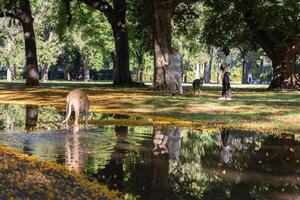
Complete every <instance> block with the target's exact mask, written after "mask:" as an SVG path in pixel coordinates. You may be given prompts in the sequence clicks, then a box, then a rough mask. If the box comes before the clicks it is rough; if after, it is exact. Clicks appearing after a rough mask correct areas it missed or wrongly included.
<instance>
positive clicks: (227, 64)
mask: <svg viewBox="0 0 300 200" xmlns="http://www.w3.org/2000/svg"><path fill="white" fill-rule="evenodd" d="M222 52H223V53H224V54H225V56H226V57H225V59H224V62H223V64H222V66H221V70H222V86H223V89H222V96H221V97H220V98H219V99H220V100H231V87H230V68H231V60H232V58H231V54H230V50H229V48H228V47H224V48H223V49H222Z"/></svg>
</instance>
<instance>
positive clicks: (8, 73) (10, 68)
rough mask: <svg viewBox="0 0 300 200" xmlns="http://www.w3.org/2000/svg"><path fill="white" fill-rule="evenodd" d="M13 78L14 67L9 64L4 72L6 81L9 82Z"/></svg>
mask: <svg viewBox="0 0 300 200" xmlns="http://www.w3.org/2000/svg"><path fill="white" fill-rule="evenodd" d="M13 78H14V66H13V65H12V64H11V63H9V64H8V66H7V70H6V81H7V82H11V81H12V80H13Z"/></svg>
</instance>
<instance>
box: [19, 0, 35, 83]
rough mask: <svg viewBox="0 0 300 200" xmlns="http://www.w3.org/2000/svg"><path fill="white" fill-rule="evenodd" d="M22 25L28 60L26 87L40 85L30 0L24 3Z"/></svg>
mask: <svg viewBox="0 0 300 200" xmlns="http://www.w3.org/2000/svg"><path fill="white" fill-rule="evenodd" d="M21 19H22V20H21V23H22V26H23V32H24V39H25V58H26V71H27V72H26V86H38V85H39V73H38V62H37V56H36V44H35V34H34V30H33V18H32V15H31V8H30V2H29V0H24V1H23V7H22V15H21Z"/></svg>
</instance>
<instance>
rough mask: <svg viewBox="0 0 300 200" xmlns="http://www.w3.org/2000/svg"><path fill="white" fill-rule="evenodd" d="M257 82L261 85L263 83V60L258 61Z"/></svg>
mask: <svg viewBox="0 0 300 200" xmlns="http://www.w3.org/2000/svg"><path fill="white" fill-rule="evenodd" d="M259 82H260V84H262V83H263V82H264V59H263V58H261V59H260V64H259Z"/></svg>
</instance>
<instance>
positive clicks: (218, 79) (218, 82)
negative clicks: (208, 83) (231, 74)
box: [217, 63, 222, 84]
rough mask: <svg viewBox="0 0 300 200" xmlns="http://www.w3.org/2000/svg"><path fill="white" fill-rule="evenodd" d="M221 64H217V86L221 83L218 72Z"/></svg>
mask: <svg viewBox="0 0 300 200" xmlns="http://www.w3.org/2000/svg"><path fill="white" fill-rule="evenodd" d="M221 64H222V63H218V71H217V84H220V83H221V82H222V80H221V74H222V73H221V70H220V67H221Z"/></svg>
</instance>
